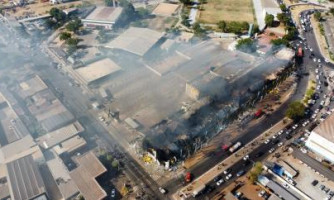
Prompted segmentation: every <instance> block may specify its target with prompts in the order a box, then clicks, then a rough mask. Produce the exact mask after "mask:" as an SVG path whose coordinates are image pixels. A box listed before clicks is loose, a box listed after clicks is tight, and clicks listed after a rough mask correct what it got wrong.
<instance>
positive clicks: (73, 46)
mask: <svg viewBox="0 0 334 200" xmlns="http://www.w3.org/2000/svg"><path fill="white" fill-rule="evenodd" d="M79 42H80V39H78V38H69V39H67V40H66V44H67V53H68V54H69V55H71V54H72V53H73V52H75V51H76V50H77V49H78V44H79Z"/></svg>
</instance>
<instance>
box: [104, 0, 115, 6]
mask: <svg viewBox="0 0 334 200" xmlns="http://www.w3.org/2000/svg"><path fill="white" fill-rule="evenodd" d="M104 5H106V6H108V7H113V6H114V1H113V0H104Z"/></svg>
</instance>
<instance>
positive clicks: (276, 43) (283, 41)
mask: <svg viewBox="0 0 334 200" xmlns="http://www.w3.org/2000/svg"><path fill="white" fill-rule="evenodd" d="M270 43H271V44H273V45H274V46H281V45H284V46H287V45H288V44H289V42H288V41H287V40H286V39H283V38H278V39H272V40H271V41H270Z"/></svg>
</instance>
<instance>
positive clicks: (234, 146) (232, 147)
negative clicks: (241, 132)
mask: <svg viewBox="0 0 334 200" xmlns="http://www.w3.org/2000/svg"><path fill="white" fill-rule="evenodd" d="M241 145H242V144H241V142H237V143H235V144H234V145H233V146H231V147H230V149H229V151H230V152H231V153H234V152H235V151H236V150H238V149H239V148H240V147H241Z"/></svg>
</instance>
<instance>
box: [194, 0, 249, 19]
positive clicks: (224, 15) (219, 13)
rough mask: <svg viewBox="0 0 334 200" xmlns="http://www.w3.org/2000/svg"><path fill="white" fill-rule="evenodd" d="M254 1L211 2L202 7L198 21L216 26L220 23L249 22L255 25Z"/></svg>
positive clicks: (226, 0) (220, 0)
mask: <svg viewBox="0 0 334 200" xmlns="http://www.w3.org/2000/svg"><path fill="white" fill-rule="evenodd" d="M254 19H255V16H254V11H253V2H252V0H238V1H235V0H211V1H208V2H207V3H205V4H203V5H202V10H201V11H199V17H198V21H199V22H201V23H207V24H216V23H218V22H219V21H222V20H224V21H247V22H249V23H254Z"/></svg>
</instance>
